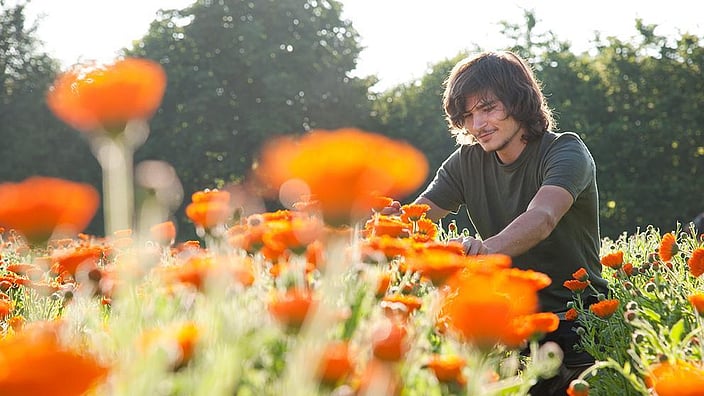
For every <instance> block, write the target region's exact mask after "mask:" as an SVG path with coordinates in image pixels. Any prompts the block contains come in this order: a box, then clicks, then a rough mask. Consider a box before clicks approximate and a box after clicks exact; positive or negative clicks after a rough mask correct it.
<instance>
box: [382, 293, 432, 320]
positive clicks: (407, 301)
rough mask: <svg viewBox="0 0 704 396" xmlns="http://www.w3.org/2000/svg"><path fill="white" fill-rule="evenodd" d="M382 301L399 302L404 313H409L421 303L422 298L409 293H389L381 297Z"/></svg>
mask: <svg viewBox="0 0 704 396" xmlns="http://www.w3.org/2000/svg"><path fill="white" fill-rule="evenodd" d="M382 301H383V303H391V304H400V305H402V306H403V307H405V312H406V315H410V314H412V313H413V312H415V311H416V310H418V309H419V308H420V307H421V306H422V305H423V300H422V299H421V298H420V297H418V296H414V295H410V294H400V293H395V294H390V295H386V296H384V297H383V298H382Z"/></svg>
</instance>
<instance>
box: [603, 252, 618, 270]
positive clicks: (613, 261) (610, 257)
mask: <svg viewBox="0 0 704 396" xmlns="http://www.w3.org/2000/svg"><path fill="white" fill-rule="evenodd" d="M601 264H602V265H604V266H606V267H610V268H613V269H619V268H621V266H622V265H623V251H621V250H619V251H617V252H614V253H609V254H607V255H606V256H604V257H602V258H601Z"/></svg>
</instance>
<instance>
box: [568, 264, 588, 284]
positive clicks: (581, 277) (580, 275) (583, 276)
mask: <svg viewBox="0 0 704 396" xmlns="http://www.w3.org/2000/svg"><path fill="white" fill-rule="evenodd" d="M572 277H573V278H574V279H576V280H578V281H582V282H585V281H586V280H588V279H589V274H588V273H587V270H586V269H584V267H581V268H579V269H578V270H577V271H575V272H574V273H573V274H572Z"/></svg>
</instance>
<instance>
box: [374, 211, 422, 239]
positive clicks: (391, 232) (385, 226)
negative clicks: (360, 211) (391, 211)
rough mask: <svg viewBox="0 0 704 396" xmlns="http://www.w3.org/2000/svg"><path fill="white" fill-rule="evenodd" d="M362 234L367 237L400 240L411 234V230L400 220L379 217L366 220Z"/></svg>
mask: <svg viewBox="0 0 704 396" xmlns="http://www.w3.org/2000/svg"><path fill="white" fill-rule="evenodd" d="M363 232H364V234H365V235H367V236H382V235H388V236H390V237H393V238H402V237H407V236H409V235H410V234H411V228H410V226H409V225H408V224H407V223H404V222H402V221H401V220H397V219H395V218H391V217H387V216H381V217H376V218H374V219H371V220H368V221H367V222H366V223H365V224H364V231H363Z"/></svg>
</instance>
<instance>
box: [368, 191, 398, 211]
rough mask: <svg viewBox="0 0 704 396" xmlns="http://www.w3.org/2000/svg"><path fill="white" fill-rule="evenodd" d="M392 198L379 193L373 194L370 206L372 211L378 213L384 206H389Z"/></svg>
mask: <svg viewBox="0 0 704 396" xmlns="http://www.w3.org/2000/svg"><path fill="white" fill-rule="evenodd" d="M393 202H394V199H393V198H391V197H384V196H381V195H374V196H372V198H371V208H372V210H373V211H374V212H376V213H379V212H381V211H382V210H384V209H385V208H387V207H389V206H391V204H392V203H393Z"/></svg>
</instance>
